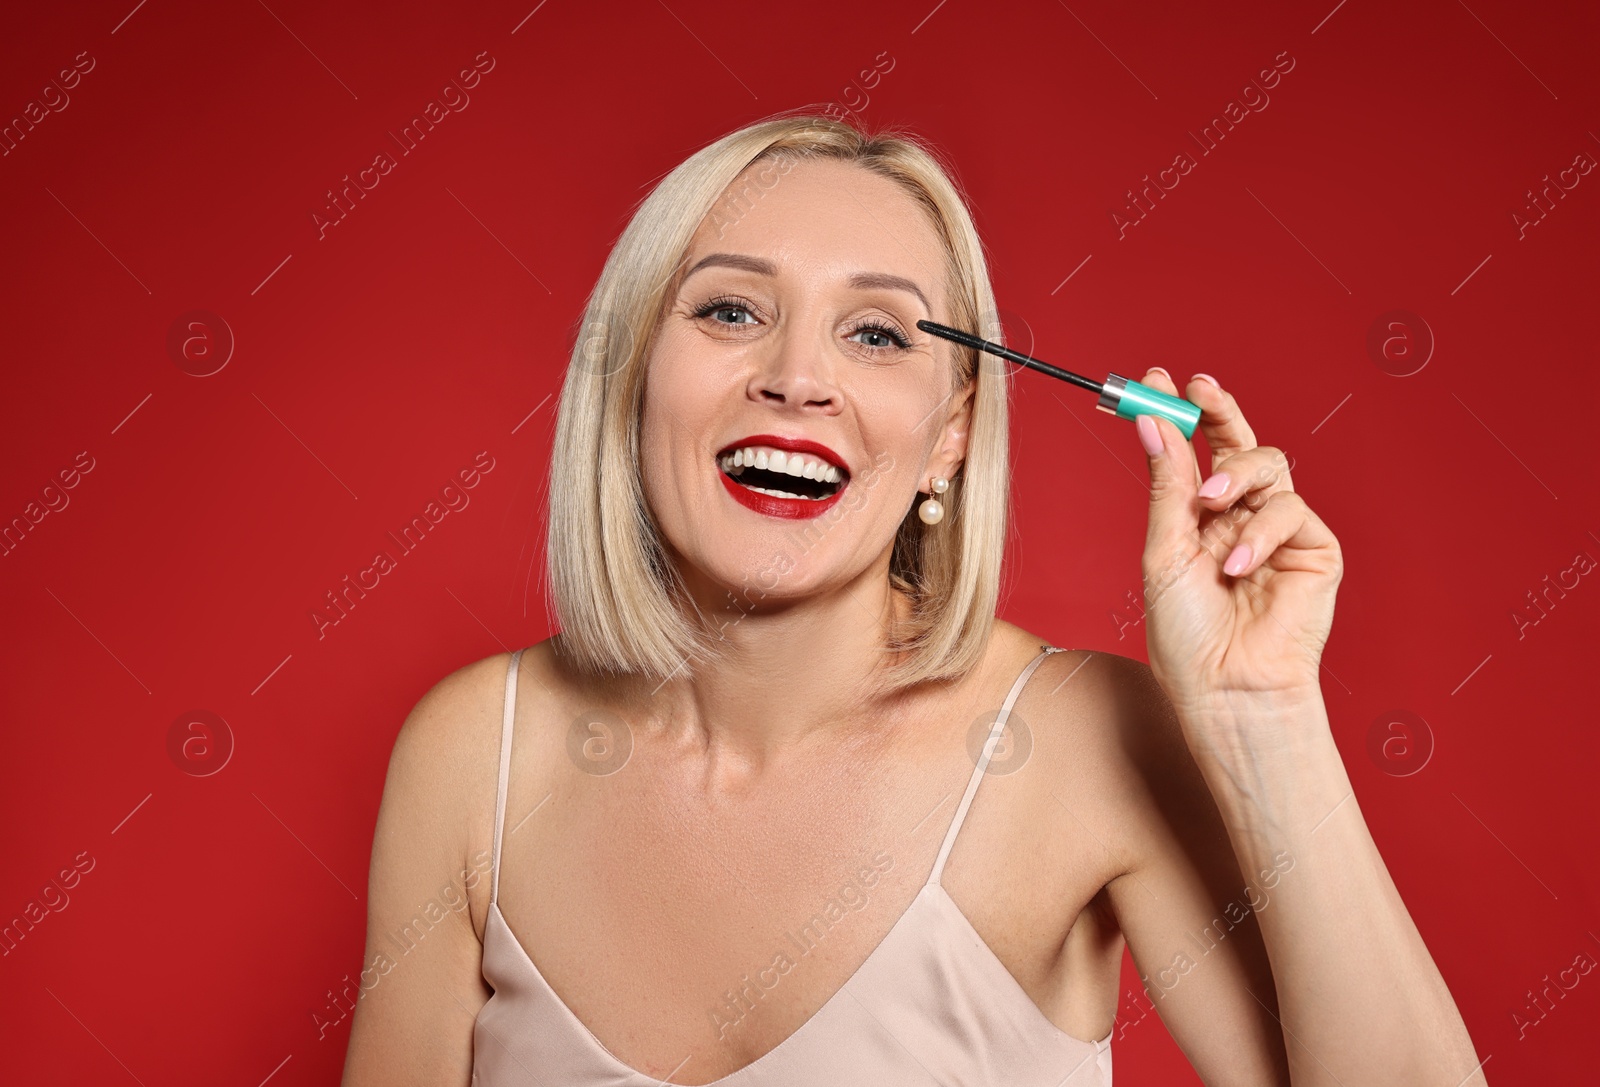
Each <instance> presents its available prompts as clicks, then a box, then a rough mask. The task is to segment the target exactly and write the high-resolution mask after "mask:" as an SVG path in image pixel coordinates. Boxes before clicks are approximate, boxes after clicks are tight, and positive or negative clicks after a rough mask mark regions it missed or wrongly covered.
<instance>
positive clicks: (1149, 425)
mask: <svg viewBox="0 0 1600 1087" xmlns="http://www.w3.org/2000/svg"><path fill="white" fill-rule="evenodd" d="M1133 429H1135V430H1137V431H1138V432H1139V441H1140V443H1141V444H1143V445H1144V451H1145V452H1146V453H1148V454H1150V455H1151V456H1152V457H1154V456H1158V455H1159V454H1160V453H1161V451H1162V450H1163V449H1165V448H1166V446H1165V445H1164V444H1163V443H1162V441H1161V431H1160V429H1159V428H1158V427H1157V426H1156V420H1155V417H1154V416H1151V415H1139V416H1136V417H1135V418H1134V420H1133Z"/></svg>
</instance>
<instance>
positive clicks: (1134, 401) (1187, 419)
mask: <svg viewBox="0 0 1600 1087" xmlns="http://www.w3.org/2000/svg"><path fill="white" fill-rule="evenodd" d="M917 327H918V328H920V329H922V331H924V332H931V333H933V334H934V335H935V336H942V337H943V338H944V339H947V340H954V341H955V342H956V343H959V344H965V345H966V346H967V347H972V348H976V349H977V350H979V351H987V352H988V353H989V354H991V355H998V356H1000V357H1001V358H1003V359H1010V360H1011V361H1012V362H1016V363H1021V364H1022V365H1023V366H1026V367H1028V368H1029V369H1030V370H1037V371H1039V372H1040V373H1041V374H1049V375H1050V376H1051V377H1054V378H1060V379H1061V380H1062V381H1065V382H1068V383H1070V384H1072V385H1076V386H1078V387H1079V388H1083V389H1088V390H1089V391H1090V392H1094V393H1099V394H1100V400H1099V402H1098V403H1096V404H1095V407H1097V408H1099V409H1100V410H1101V411H1104V412H1108V413H1110V414H1112V415H1115V416H1117V417H1118V418H1121V419H1133V418H1135V417H1136V416H1140V415H1159V416H1161V417H1162V418H1163V419H1166V420H1167V421H1168V422H1170V423H1171V424H1172V425H1173V426H1175V427H1177V428H1178V430H1179V431H1181V432H1182V433H1183V436H1184V437H1185V438H1192V437H1194V428H1195V425H1196V424H1197V423H1199V422H1200V407H1199V405H1197V404H1193V403H1190V402H1189V401H1187V400H1183V399H1180V398H1179V397H1176V396H1169V395H1168V394H1167V393H1164V392H1162V391H1161V390H1160V389H1152V388H1151V387H1150V386H1148V385H1143V384H1140V383H1139V382H1137V381H1130V380H1129V379H1128V378H1125V377H1122V376H1121V375H1120V374H1109V375H1107V376H1106V379H1105V381H1103V382H1100V381H1091V380H1089V379H1088V378H1086V377H1080V376H1079V375H1077V374H1075V373H1073V372H1072V371H1070V370H1063V369H1061V368H1060V367H1059V366H1051V365H1050V364H1049V363H1048V362H1044V361H1043V360H1041V359H1036V358H1034V357H1033V356H1032V355H1024V354H1023V353H1022V352H1021V351H1013V350H1011V349H1010V348H1009V347H1001V346H1000V345H999V344H997V343H991V342H990V341H988V340H985V339H981V338H979V337H977V336H974V335H973V334H972V333H970V332H962V331H961V330H960V329H958V328H950V327H948V326H946V325H940V324H935V323H934V322H932V321H918V322H917Z"/></svg>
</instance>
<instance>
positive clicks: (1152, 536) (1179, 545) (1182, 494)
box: [1134, 415, 1199, 555]
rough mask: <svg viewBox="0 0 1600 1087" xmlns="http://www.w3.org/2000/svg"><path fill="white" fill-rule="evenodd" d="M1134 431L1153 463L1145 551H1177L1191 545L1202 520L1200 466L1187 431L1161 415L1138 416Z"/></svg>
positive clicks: (1165, 552) (1169, 552)
mask: <svg viewBox="0 0 1600 1087" xmlns="http://www.w3.org/2000/svg"><path fill="white" fill-rule="evenodd" d="M1134 430H1135V431H1137V432H1138V436H1139V442H1140V444H1141V445H1143V446H1144V451H1145V456H1146V458H1147V459H1148V461H1149V465H1150V523H1149V528H1148V531H1147V533H1146V537H1145V550H1146V552H1147V553H1150V552H1152V551H1153V552H1154V553H1155V554H1159V555H1170V554H1176V553H1177V552H1179V551H1181V550H1184V549H1186V548H1187V547H1189V546H1191V543H1190V542H1191V541H1192V540H1193V538H1194V536H1195V533H1196V530H1197V527H1198V523H1199V511H1198V507H1197V506H1196V503H1195V488H1196V486H1197V485H1198V484H1197V479H1196V477H1197V475H1198V474H1199V473H1198V468H1197V466H1196V464H1195V456H1194V447H1193V446H1191V445H1190V444H1189V443H1188V441H1187V440H1186V439H1185V438H1184V436H1183V432H1182V431H1180V430H1179V429H1178V428H1177V427H1175V426H1173V425H1172V423H1171V422H1169V421H1168V420H1166V419H1163V418H1161V417H1160V416H1157V415H1139V416H1136V417H1135V418H1134Z"/></svg>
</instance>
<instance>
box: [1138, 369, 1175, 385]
mask: <svg viewBox="0 0 1600 1087" xmlns="http://www.w3.org/2000/svg"><path fill="white" fill-rule="evenodd" d="M1145 373H1147V374H1160V375H1161V376H1162V377H1164V378H1166V379H1167V380H1168V381H1172V375H1171V374H1169V373H1167V371H1166V369H1165V368H1164V367H1160V366H1152V367H1150V369H1148V370H1146V371H1145ZM1174 384H1176V383H1174Z"/></svg>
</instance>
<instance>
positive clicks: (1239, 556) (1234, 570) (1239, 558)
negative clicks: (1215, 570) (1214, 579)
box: [1222, 543, 1250, 577]
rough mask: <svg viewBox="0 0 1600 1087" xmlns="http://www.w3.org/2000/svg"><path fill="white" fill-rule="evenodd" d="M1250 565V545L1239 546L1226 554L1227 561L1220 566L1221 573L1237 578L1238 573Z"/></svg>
mask: <svg viewBox="0 0 1600 1087" xmlns="http://www.w3.org/2000/svg"><path fill="white" fill-rule="evenodd" d="M1249 565H1250V545H1249V544H1243V543H1242V544H1240V545H1239V546H1237V547H1235V548H1234V549H1233V550H1232V551H1231V552H1229V553H1228V561H1227V562H1225V563H1223V564H1222V572H1223V573H1225V574H1227V575H1229V576H1230V577H1238V576H1239V573H1240V571H1242V570H1243V569H1244V568H1245V567H1246V566H1249Z"/></svg>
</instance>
